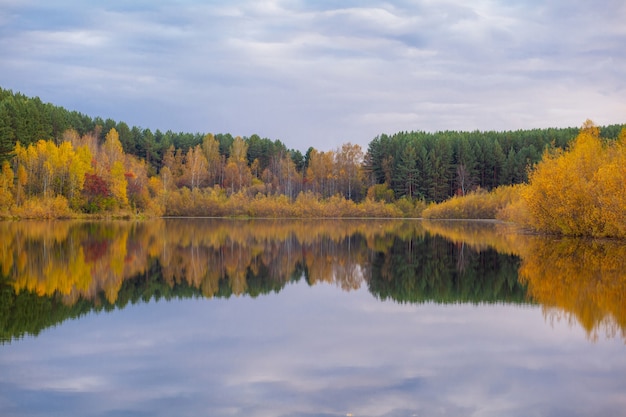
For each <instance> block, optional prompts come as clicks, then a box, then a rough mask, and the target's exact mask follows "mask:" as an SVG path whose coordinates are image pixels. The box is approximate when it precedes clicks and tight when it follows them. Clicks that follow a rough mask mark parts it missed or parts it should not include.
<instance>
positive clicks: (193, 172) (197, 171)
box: [182, 145, 209, 190]
mask: <svg viewBox="0 0 626 417" xmlns="http://www.w3.org/2000/svg"><path fill="white" fill-rule="evenodd" d="M208 167H209V162H208V161H207V158H206V156H205V155H204V152H203V151H202V147H201V146H200V145H196V147H195V148H189V151H187V155H186V156H185V160H184V162H183V179H182V182H183V184H185V185H187V186H188V187H189V188H191V189H192V190H193V189H195V188H200V187H203V186H206V184H207V179H208V177H209V171H208Z"/></svg>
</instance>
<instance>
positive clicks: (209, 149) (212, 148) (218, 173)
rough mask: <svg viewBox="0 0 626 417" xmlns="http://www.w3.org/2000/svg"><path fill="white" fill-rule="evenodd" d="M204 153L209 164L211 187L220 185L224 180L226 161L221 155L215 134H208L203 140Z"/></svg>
mask: <svg viewBox="0 0 626 417" xmlns="http://www.w3.org/2000/svg"><path fill="white" fill-rule="evenodd" d="M202 151H203V152H204V156H205V157H206V159H207V164H208V173H209V176H208V179H207V180H208V182H209V185H210V186H211V185H215V184H219V183H221V182H222V180H223V172H224V161H223V159H222V156H221V155H220V144H219V142H218V141H217V139H215V136H213V134H211V133H209V134H207V135H206V136H205V137H204V139H203V140H202Z"/></svg>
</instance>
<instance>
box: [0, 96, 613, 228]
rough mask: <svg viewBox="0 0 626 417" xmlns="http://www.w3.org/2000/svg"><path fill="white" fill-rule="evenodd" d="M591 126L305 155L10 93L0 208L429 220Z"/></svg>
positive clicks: (1, 112) (252, 139)
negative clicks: (436, 207) (437, 208)
mask: <svg viewBox="0 0 626 417" xmlns="http://www.w3.org/2000/svg"><path fill="white" fill-rule="evenodd" d="M623 128H624V125H610V126H604V127H597V128H596V130H597V135H596V136H597V137H598V139H599V140H603V141H605V140H609V141H614V140H615V139H617V138H618V137H619V136H620V132H621V131H622V129H623ZM580 131H581V129H580V128H573V127H572V128H549V129H533V130H517V131H505V132H495V131H486V132H481V131H473V132H460V131H443V132H434V133H429V132H423V131H412V132H399V133H396V134H392V135H387V134H381V135H379V136H377V137H375V138H373V139H372V140H371V141H370V142H369V145H368V147H367V149H362V148H361V147H360V146H359V145H355V144H351V143H345V144H342V145H340V146H338V147H337V148H336V149H333V150H318V149H315V148H313V147H310V148H309V149H308V150H307V151H306V153H305V154H302V153H301V152H300V151H298V150H294V149H289V148H288V147H287V146H286V145H285V144H284V143H283V142H281V141H280V140H272V139H268V138H261V137H259V136H258V135H251V136H249V137H242V136H233V135H231V134H229V133H183V132H180V133H175V132H172V131H167V132H161V131H160V130H156V131H155V132H152V131H151V130H150V129H147V128H141V127H137V126H133V127H129V126H128V125H127V124H126V123H124V122H122V121H119V122H116V121H114V120H111V119H106V120H103V119H102V118H99V117H96V118H92V117H90V116H87V115H84V114H82V113H79V112H76V111H68V110H66V109H64V108H62V107H58V106H55V105H53V104H50V103H43V102H42V101H41V100H40V99H39V98H37V97H35V98H30V97H26V96H24V95H22V94H20V93H14V92H12V91H11V90H4V89H0V164H1V166H2V169H1V171H0V216H1V217H16V218H31V217H34V218H53V217H77V216H81V215H96V216H116V215H117V216H136V215H138V214H140V215H144V216H161V215H166V216H244V217H419V216H421V215H422V213H423V212H424V210H425V209H426V208H427V207H429V206H433V203H441V202H444V201H446V202H447V201H449V200H450V199H454V198H456V197H465V196H469V195H475V194H476V193H485V192H489V191H492V190H495V189H498V187H502V186H509V185H515V184H525V183H527V182H528V181H529V178H536V176H535V177H532V174H531V173H532V172H533V169H534V167H535V166H537V164H538V163H539V162H540V161H542V159H543V158H544V157H545V156H546V155H555V154H556V153H558V152H563V151H566V150H567V149H568V147H569V146H570V144H572V143H573V141H574V139H575V138H576V137H577V135H579V133H580ZM616 163H617V162H616ZM507 198H513V197H511V196H509V197H507ZM478 204H482V203H481V202H480V201H479V202H478ZM433 217H436V216H433Z"/></svg>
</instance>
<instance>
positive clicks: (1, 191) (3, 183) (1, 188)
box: [0, 161, 15, 210]
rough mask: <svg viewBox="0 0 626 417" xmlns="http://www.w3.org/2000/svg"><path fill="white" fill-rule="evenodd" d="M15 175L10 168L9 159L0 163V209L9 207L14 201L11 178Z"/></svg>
mask: <svg viewBox="0 0 626 417" xmlns="http://www.w3.org/2000/svg"><path fill="white" fill-rule="evenodd" d="M14 178H15V175H14V174H13V170H12V169H11V165H10V164H9V161H4V162H3V163H2V171H0V210H2V209H8V208H10V207H11V206H12V205H13V203H14V198H13V180H14Z"/></svg>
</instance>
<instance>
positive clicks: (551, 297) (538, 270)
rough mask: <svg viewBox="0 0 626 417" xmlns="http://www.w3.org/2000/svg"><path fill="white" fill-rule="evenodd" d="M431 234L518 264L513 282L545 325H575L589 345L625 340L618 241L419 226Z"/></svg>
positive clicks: (493, 227)
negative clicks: (533, 304)
mask: <svg viewBox="0 0 626 417" xmlns="http://www.w3.org/2000/svg"><path fill="white" fill-rule="evenodd" d="M424 227H425V229H426V230H428V231H429V232H431V233H434V234H439V235H441V236H444V237H446V238H447V239H450V240H453V241H457V242H458V241H465V242H469V243H468V244H470V245H475V246H476V245H478V246H480V245H485V244H486V245H489V246H492V247H494V248H497V249H498V251H500V252H504V253H512V254H515V255H518V256H519V257H520V258H521V263H520V268H519V282H520V283H522V284H523V285H525V286H526V287H527V291H528V292H527V297H528V299H529V300H531V301H533V302H536V303H539V304H541V306H542V309H543V311H544V315H545V317H546V319H547V320H549V321H556V320H566V321H568V322H570V323H572V324H574V323H579V324H580V325H581V326H582V327H583V328H584V329H585V331H586V332H587V335H588V337H589V338H590V339H591V340H596V339H597V338H598V336H599V334H601V333H604V334H605V335H606V336H608V337H614V336H616V335H618V334H619V335H620V336H621V337H622V338H624V339H626V334H625V330H626V244H625V243H624V241H620V240H607V239H605V240H590V239H575V238H554V237H544V236H537V235H529V234H524V233H520V231H515V230H511V226H508V225H504V224H497V223H491V224H485V225H483V226H482V227H480V228H479V230H478V226H477V224H476V223H474V224H471V223H463V222H425V223H424Z"/></svg>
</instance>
